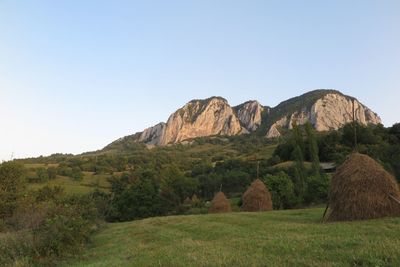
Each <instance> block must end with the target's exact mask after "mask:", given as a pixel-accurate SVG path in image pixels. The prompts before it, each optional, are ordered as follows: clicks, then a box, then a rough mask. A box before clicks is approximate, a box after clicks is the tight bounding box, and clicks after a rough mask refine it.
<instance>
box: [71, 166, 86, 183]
mask: <svg viewBox="0 0 400 267" xmlns="http://www.w3.org/2000/svg"><path fill="white" fill-rule="evenodd" d="M70 177H71V178H72V179H74V180H75V181H81V180H82V179H83V173H82V171H81V169H80V168H79V167H73V168H72V170H71V175H70Z"/></svg>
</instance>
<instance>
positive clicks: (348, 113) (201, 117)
mask: <svg viewBox="0 0 400 267" xmlns="http://www.w3.org/2000/svg"><path fill="white" fill-rule="evenodd" d="M353 102H354V110H355V118H356V120H357V121H358V122H359V123H361V124H364V125H367V124H379V123H381V119H380V118H379V116H378V115H377V114H376V113H374V112H373V111H372V110H370V109H369V108H368V107H366V106H364V105H363V104H362V103H360V102H359V101H358V100H357V99H355V98H354V97H350V96H346V95H344V94H342V93H341V92H339V91H336V90H315V91H311V92H308V93H306V94H303V95H301V96H298V97H294V98H291V99H289V100H286V101H284V102H282V103H280V104H279V105H278V106H276V107H274V108H270V107H268V106H262V105H261V104H260V103H259V102H257V101H248V102H245V103H243V104H241V105H238V106H236V107H231V106H230V105H229V104H228V102H227V101H226V100H225V99H224V98H222V97H211V98H208V99H205V100H192V101H190V102H189V103H187V104H186V105H184V106H183V107H182V108H180V109H178V110H177V111H175V112H174V113H173V114H172V115H171V116H170V117H169V118H168V120H167V122H166V123H159V124H157V125H155V126H153V127H150V128H147V129H145V130H144V131H143V132H141V133H136V134H134V135H131V136H126V137H124V138H121V139H119V140H117V141H115V142H113V143H112V144H117V143H118V142H127V141H129V142H130V143H132V142H137V143H143V144H146V145H150V146H165V145H168V144H175V143H180V142H182V141H185V140H190V139H193V138H196V137H204V136H211V135H228V136H230V135H238V134H245V133H251V132H255V131H257V132H258V133H259V134H264V135H265V136H266V137H267V138H274V137H279V136H280V135H281V134H282V132H283V131H285V129H290V128H292V125H293V123H294V122H296V123H297V124H299V125H302V124H304V123H306V122H307V121H309V122H311V124H312V125H313V126H314V127H315V129H316V130H317V131H329V130H336V129H339V128H340V127H342V126H343V125H344V124H346V123H348V122H351V121H352V120H353Z"/></svg>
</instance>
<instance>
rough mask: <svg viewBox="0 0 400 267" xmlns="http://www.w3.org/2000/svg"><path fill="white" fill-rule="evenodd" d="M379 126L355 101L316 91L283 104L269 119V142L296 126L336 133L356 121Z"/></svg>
mask: <svg viewBox="0 0 400 267" xmlns="http://www.w3.org/2000/svg"><path fill="white" fill-rule="evenodd" d="M353 101H354V113H355V114H354V115H355V119H356V121H357V122H359V123H361V124H363V125H368V124H375V125H376V124H379V123H381V119H380V118H379V116H378V115H377V114H376V113H374V112H373V111H372V110H370V109H369V108H368V107H366V106H364V105H363V104H361V103H360V102H359V101H358V100H357V99H355V98H354V97H350V96H346V95H344V94H342V93H340V92H339V91H335V90H315V91H311V92H309V93H306V94H304V95H301V96H299V97H295V98H292V99H289V100H287V101H284V102H282V103H280V104H279V105H278V106H276V107H275V108H273V109H272V110H271V113H270V114H269V115H268V116H267V118H266V129H267V134H266V136H267V137H268V138H273V137H278V136H280V135H281V132H282V130H284V129H291V128H292V125H293V123H294V122H295V123H297V124H298V125H303V124H305V123H306V122H307V121H309V122H311V124H312V125H313V126H314V128H315V129H316V130H317V131H329V130H337V129H339V128H341V127H342V126H343V125H345V124H346V123H349V122H352V121H353Z"/></svg>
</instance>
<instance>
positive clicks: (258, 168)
mask: <svg viewBox="0 0 400 267" xmlns="http://www.w3.org/2000/svg"><path fill="white" fill-rule="evenodd" d="M258 178H260V161H257V179H258Z"/></svg>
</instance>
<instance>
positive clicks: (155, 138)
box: [138, 122, 166, 145]
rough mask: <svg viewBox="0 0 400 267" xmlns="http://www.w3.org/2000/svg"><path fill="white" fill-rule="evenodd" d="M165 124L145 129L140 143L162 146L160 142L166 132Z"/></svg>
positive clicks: (140, 137)
mask: <svg viewBox="0 0 400 267" xmlns="http://www.w3.org/2000/svg"><path fill="white" fill-rule="evenodd" d="M165 125H166V124H165V123H164V122H161V123H159V124H157V125H155V126H153V127H150V128H147V129H145V130H144V131H143V132H142V133H141V134H140V136H139V139H138V141H139V142H143V143H146V144H148V145H160V140H161V138H162V136H163V135H164V132H165Z"/></svg>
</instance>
